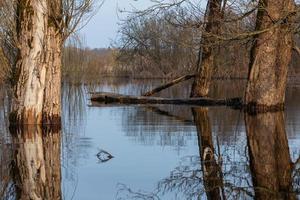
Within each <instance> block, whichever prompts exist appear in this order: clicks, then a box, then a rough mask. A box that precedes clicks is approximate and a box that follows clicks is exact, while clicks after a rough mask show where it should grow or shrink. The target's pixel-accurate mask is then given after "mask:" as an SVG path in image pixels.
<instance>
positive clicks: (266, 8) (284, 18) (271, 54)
mask: <svg viewBox="0 0 300 200" xmlns="http://www.w3.org/2000/svg"><path fill="white" fill-rule="evenodd" d="M294 11H295V4H294V1H293V0H277V1H272V0H260V1H259V10H258V13H257V21H256V30H264V29H268V28H269V29H270V30H268V31H266V32H264V33H262V34H259V35H258V36H257V37H256V38H255V43H254V45H253V47H252V50H251V57H250V59H251V60H250V64H249V75H248V84H247V88H246V94H245V104H246V105H247V107H248V110H250V111H255V112H265V111H269V110H281V109H283V106H284V101H285V89H286V81H287V71H288V65H289V63H290V60H291V54H292V41H293V31H292V30H291V28H292V24H291V20H292V19H293V15H292V12H294Z"/></svg>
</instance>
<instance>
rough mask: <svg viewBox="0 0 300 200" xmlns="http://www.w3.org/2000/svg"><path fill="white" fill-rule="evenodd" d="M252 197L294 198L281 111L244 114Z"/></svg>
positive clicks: (290, 166)
mask: <svg viewBox="0 0 300 200" xmlns="http://www.w3.org/2000/svg"><path fill="white" fill-rule="evenodd" d="M245 121H246V122H245V123H246V130H247V139H248V149H249V155H250V168H251V172H252V179H253V186H254V189H255V196H256V199H296V196H295V194H294V192H293V185H292V164H291V159H290V153H289V146H288V140H287V135H286V132H285V125H284V113H282V112H277V113H266V114H259V115H256V116H254V115H248V114H246V116H245Z"/></svg>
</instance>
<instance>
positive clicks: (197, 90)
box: [191, 0, 222, 97]
mask: <svg viewBox="0 0 300 200" xmlns="http://www.w3.org/2000/svg"><path fill="white" fill-rule="evenodd" d="M221 7H222V0H209V2H208V6H207V11H206V12H207V15H208V16H207V24H206V27H205V31H204V32H203V35H202V39H201V41H202V42H201V48H202V51H199V55H198V61H197V74H196V77H195V80H194V82H193V85H192V91H191V97H202V96H207V95H208V91H209V86H210V82H211V77H212V71H213V65H214V55H213V49H214V48H213V45H215V44H214V43H216V39H215V37H214V35H217V34H218V33H219V31H220V20H221V18H222V12H221V11H222V10H221Z"/></svg>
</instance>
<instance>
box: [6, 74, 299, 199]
mask: <svg viewBox="0 0 300 200" xmlns="http://www.w3.org/2000/svg"><path fill="white" fill-rule="evenodd" d="M161 82H162V80H158V79H157V80H150V79H149V80H113V79H107V80H103V81H102V82H101V83H99V84H98V85H93V86H91V85H80V86H72V85H69V84H64V86H63V126H62V130H60V129H51V130H50V129H49V130H41V129H39V128H36V127H26V128H24V130H22V131H21V130H10V131H8V128H7V112H8V111H7V110H6V106H5V105H7V104H9V102H8V101H7V100H6V98H5V95H3V98H1V99H3V101H2V103H1V104H2V105H0V110H1V115H0V117H1V120H2V123H1V130H2V131H1V138H0V145H1V151H0V159H1V171H0V178H1V180H0V192H1V193H0V195H1V197H2V199H76V200H83V199H84V200H85V199H87V200H102V199H103V200H114V199H116V200H123V199H124V200H127V199H128V200H130V199H134V200H145V199H146V200H160V199H162V200H185V199H186V200H189V199H191V200H193V199H298V198H300V196H299V194H300V87H299V85H297V84H295V83H293V84H289V87H288V90H287V106H286V111H285V112H277V113H268V114H260V115H258V116H249V115H245V114H244V113H242V112H240V111H239V110H232V109H229V108H225V107H189V106H167V105H164V106H157V105H147V106H140V105H135V106H123V105H118V106H105V105H102V106H99V107H91V106H90V105H91V103H90V101H89V94H88V92H90V91H112V92H119V93H123V94H137V95H138V94H142V93H143V92H145V91H147V90H148V89H150V88H151V87H152V86H155V85H159V84H160V83H161ZM189 85H190V84H189V83H188V82H187V83H185V84H181V85H178V86H176V87H174V88H172V89H169V90H166V91H164V92H163V93H162V94H160V95H161V96H169V97H178V96H188V95H189ZM244 85H245V81H243V80H235V81H224V80H220V81H216V83H215V84H214V85H213V89H212V91H211V94H210V96H212V97H217V98H226V97H237V96H242V91H243V87H244ZM232 88H234V90H232Z"/></svg>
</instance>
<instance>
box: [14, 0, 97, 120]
mask: <svg viewBox="0 0 300 200" xmlns="http://www.w3.org/2000/svg"><path fill="white" fill-rule="evenodd" d="M92 5H93V0H80V1H77V0H63V1H62V0H54V1H50V0H18V1H17V2H16V8H17V9H16V12H17V15H16V20H17V21H16V44H17V48H18V56H17V64H16V70H17V83H16V86H15V101H14V106H13V111H12V113H11V115H10V120H11V123H16V124H60V118H61V91H60V90H61V65H62V61H61V57H62V46H63V42H64V41H65V39H66V38H67V37H68V36H69V35H70V34H71V33H73V32H74V31H75V28H76V27H78V26H79V25H80V21H81V20H82V19H83V16H84V14H86V13H89V12H90V11H91V8H92Z"/></svg>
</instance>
